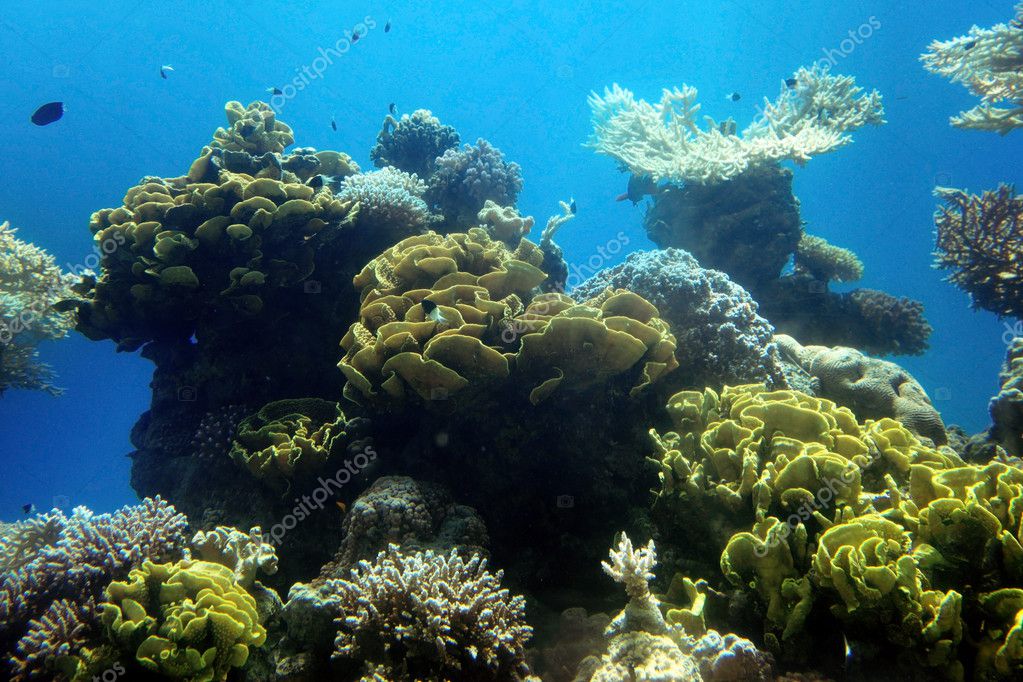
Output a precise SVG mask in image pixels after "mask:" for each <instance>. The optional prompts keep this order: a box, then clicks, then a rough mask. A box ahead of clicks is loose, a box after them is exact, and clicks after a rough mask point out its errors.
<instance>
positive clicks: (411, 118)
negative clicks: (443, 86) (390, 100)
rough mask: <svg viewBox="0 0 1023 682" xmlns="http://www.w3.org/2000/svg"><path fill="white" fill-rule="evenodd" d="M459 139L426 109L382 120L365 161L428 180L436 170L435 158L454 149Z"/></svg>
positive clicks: (448, 127)
mask: <svg viewBox="0 0 1023 682" xmlns="http://www.w3.org/2000/svg"><path fill="white" fill-rule="evenodd" d="M459 142H460V138H459V136H458V132H457V131H456V130H455V129H454V128H452V127H451V126H447V125H443V124H441V122H440V120H439V119H438V118H437V117H436V116H434V115H433V114H432V113H431V112H430V111H428V110H426V109H416V110H415V111H413V112H412V113H411V114H402V116H401V118H400V119H395V118H394V117H393V116H387V118H385V119H384V124H383V127H382V128H381V130H380V134H379V135H377V143H376V146H374V147H373V149H372V150H371V151H370V153H369V158H371V159H372V160H373V163H374V164H375V165H376V166H377V168H383V167H384V166H393V167H394V168H397V169H398V170H401V171H405V172H406V173H414V174H416V175H418V176H419V177H420V178H427V177H429V176H430V175H431V174H432V173H433V171H434V170H435V169H436V163H437V157H439V156H441V155H442V154H444V153H445V152H446V151H447V150H449V149H457V148H458V143H459Z"/></svg>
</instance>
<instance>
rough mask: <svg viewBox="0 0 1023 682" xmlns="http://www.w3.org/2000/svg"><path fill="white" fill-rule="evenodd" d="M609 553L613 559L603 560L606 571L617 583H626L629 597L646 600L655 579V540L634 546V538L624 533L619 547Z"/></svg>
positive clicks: (602, 565) (619, 541)
mask: <svg viewBox="0 0 1023 682" xmlns="http://www.w3.org/2000/svg"><path fill="white" fill-rule="evenodd" d="M608 554H609V555H610V557H611V561H609V562H608V561H602V562H601V563H600V565H601V567H603V569H604V573H607V574H608V575H609V576H611V579H612V580H614V581H615V582H616V583H622V584H623V585H625V592H626V593H627V594H628V595H629V599H634V600H637V601H638V600H644V599H647V598H649V596H650V585H649V583H650V581H651V580H653V579H654V566H656V565H657V548H656V547H654V541H653V540H651V541H650V542H648V543H647V545H646V547H640V548H639V549H633V548H632V540H631V539H629V536H628V535H626V534H625V533H622V535H621V538H620V539H619V540H618V548H617V549H614V548H612V549H611V550H610V551H609V552H608Z"/></svg>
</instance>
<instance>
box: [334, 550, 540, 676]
mask: <svg viewBox="0 0 1023 682" xmlns="http://www.w3.org/2000/svg"><path fill="white" fill-rule="evenodd" d="M502 578H503V572H501V571H498V572H497V573H496V574H495V573H490V572H489V571H487V561H486V559H481V558H480V557H479V556H478V555H476V556H473V557H472V558H471V559H468V560H463V559H462V558H461V557H459V555H458V554H457V553H456V552H454V551H452V552H451V554H450V555H448V556H444V555H438V554H434V553H433V552H432V551H426V552H422V553H416V554H403V553H401V552H400V551H399V550H398V547H397V546H396V545H391V546H390V547H389V548H388V549H387V550H385V551H383V552H381V553H380V554H379V555H377V557H376V560H375V561H374V562H372V563H370V562H368V561H362V562H359V565H358V567H357V568H355V569H353V570H352V572H351V578H350V579H349V580H341V579H337V580H331V581H328V586H329V588H330V589H331V590H332V591H333V592H334V593H335V594H336V597H337V600H338V601H339V604H340V613H341V615H340V617H339V618H338V619H337V621H336V623H337V626H338V633H337V639H336V640H335V650H334V657H335V659H338V660H342V661H344V660H347V661H348V662H350V663H351V664H355V663H356V662H359V663H360V664H364V665H366V666H367V668H373V667H375V668H376V671H377V672H378V673H383V674H384V676H385V677H387V678H389V679H394V678H398V679H406V678H412V677H421V676H422V677H434V676H436V679H446V680H452V681H453V682H459V681H462V680H464V681H466V682H468V681H470V680H523V679H524V678H525V677H526V676H527V675H528V674H529V667H528V666H527V664H526V658H525V644H526V642H527V641H528V640H529V638H530V637H531V635H532V629H531V628H530V627H529V626H528V625H526V621H525V615H526V602H525V599H524V598H523V597H521V596H512V595H511V594H510V593H509V592H508V590H507V589H503V588H501V579H502Z"/></svg>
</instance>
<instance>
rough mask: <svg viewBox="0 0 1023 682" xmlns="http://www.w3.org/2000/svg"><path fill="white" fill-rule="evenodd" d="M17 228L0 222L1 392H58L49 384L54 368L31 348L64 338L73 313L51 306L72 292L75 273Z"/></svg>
mask: <svg viewBox="0 0 1023 682" xmlns="http://www.w3.org/2000/svg"><path fill="white" fill-rule="evenodd" d="M16 232H17V230H15V229H14V228H12V227H11V225H10V223H8V222H2V223H0V395H2V394H3V393H4V391H6V390H8V389H12V388H21V389H33V390H41V391H46V392H48V393H50V394H52V395H59V394H60V389H58V388H56V387H54V386H53V385H52V384H51V383H50V382H51V381H52V379H53V372H52V370H50V368H49V367H47V366H46V365H43V364H40V363H39V362H38V361H37V358H38V354H37V352H36V350H35V347H36V345H37V344H38V343H39V342H40V341H43V340H46V339H61V338H63V337H64V336H65V335H67V333H68V331H69V330H70V329H71V328H72V327H73V326H74V324H75V316H74V314H73V313H71V312H66V311H65V312H61V311H59V310H57V309H55V308H54V306H55V305H56V304H57V303H59V302H60V301H62V300H64V299H67V298H69V297H70V296H71V295H72V292H71V286H72V285H73V284H74V283H75V281H76V278H75V277H74V276H73V275H70V274H67V273H64V272H62V271H61V269H60V268H59V267H58V266H57V264H56V262H55V261H54V259H53V256H51V255H50V254H48V253H47V252H46V251H44V250H42V249H40V248H39V247H38V246H35V245H33V244H30V243H28V242H25V241H22V240H20V239H18V238H17V236H15V233H16Z"/></svg>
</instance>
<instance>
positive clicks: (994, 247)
mask: <svg viewBox="0 0 1023 682" xmlns="http://www.w3.org/2000/svg"><path fill="white" fill-rule="evenodd" d="M935 194H936V195H937V196H938V198H939V199H941V200H942V201H944V202H945V205H944V206H939V207H938V212H937V213H936V214H935V216H934V222H935V225H936V227H937V240H936V245H937V249H938V250H937V252H936V253H935V256H936V266H937V267H940V268H943V269H946V270H951V273H950V274H949V275H948V281H950V282H952V283H953V284H955V285H956V286H958V287H959V288H960V289H962V290H963V291H965V292H967V293H968V294H969V295H970V300H971V302H972V304H973V307H974V308H983V309H985V310H990V311H991V312H993V313H995V314H997V315H999V316H1012V317H1023V269H1021V266H1020V257H1021V254H1023V198H1020V197H1017V196H1016V192H1015V190H1014V189H1013V188H1012V187H1011V186H1008V185H1001V186H999V188H998V189H997V190H995V191H993V192H984V193H983V194H981V195H979V196H978V195H976V194H968V193H966V192H964V191H962V190H958V189H949V188H944V187H939V188H938V189H936V190H935Z"/></svg>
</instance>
